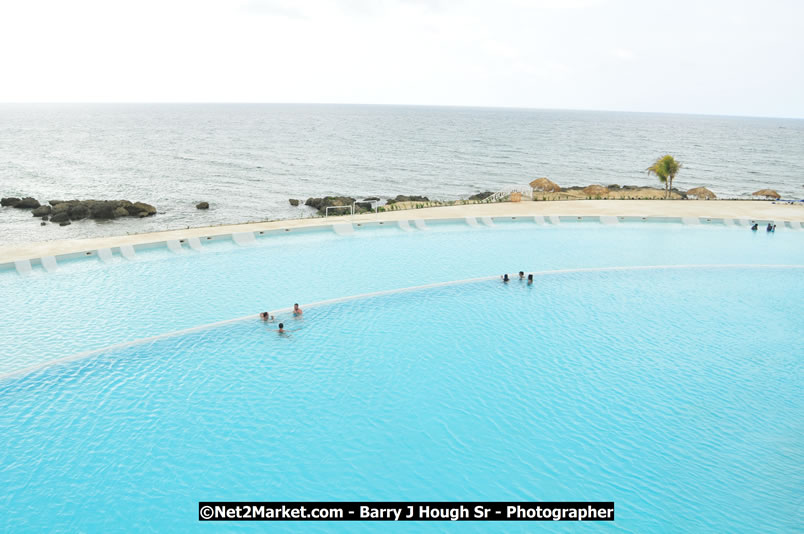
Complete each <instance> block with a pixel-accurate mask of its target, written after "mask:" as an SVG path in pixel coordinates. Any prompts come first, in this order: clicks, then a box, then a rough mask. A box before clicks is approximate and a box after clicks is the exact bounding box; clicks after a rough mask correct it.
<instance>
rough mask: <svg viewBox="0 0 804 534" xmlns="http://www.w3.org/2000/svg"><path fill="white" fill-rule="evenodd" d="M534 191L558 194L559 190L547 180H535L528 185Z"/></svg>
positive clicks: (553, 183) (556, 185) (555, 184)
mask: <svg viewBox="0 0 804 534" xmlns="http://www.w3.org/2000/svg"><path fill="white" fill-rule="evenodd" d="M530 186H531V187H532V188H533V190H534V191H544V192H546V193H558V192H559V191H561V188H560V187H559V186H558V184H557V183H555V182H551V181H550V180H548V179H547V178H536V179H535V180H533V181H532V182H531V183H530Z"/></svg>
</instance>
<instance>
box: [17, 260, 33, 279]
mask: <svg viewBox="0 0 804 534" xmlns="http://www.w3.org/2000/svg"><path fill="white" fill-rule="evenodd" d="M14 268H15V269H16V270H17V273H18V274H20V275H22V276H27V275H29V274H31V271H32V270H33V268H32V267H31V260H16V261H15V262H14Z"/></svg>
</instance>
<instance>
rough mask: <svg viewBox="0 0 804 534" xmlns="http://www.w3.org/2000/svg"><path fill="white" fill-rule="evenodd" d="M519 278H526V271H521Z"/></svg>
mask: <svg viewBox="0 0 804 534" xmlns="http://www.w3.org/2000/svg"><path fill="white" fill-rule="evenodd" d="M519 279H520V280H524V279H525V271H519Z"/></svg>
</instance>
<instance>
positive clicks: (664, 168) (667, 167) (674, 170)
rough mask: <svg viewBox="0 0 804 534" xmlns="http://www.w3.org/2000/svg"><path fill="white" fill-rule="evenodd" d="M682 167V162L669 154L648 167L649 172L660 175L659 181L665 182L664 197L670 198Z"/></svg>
mask: <svg viewBox="0 0 804 534" xmlns="http://www.w3.org/2000/svg"><path fill="white" fill-rule="evenodd" d="M679 169H681V163H679V162H677V161H676V159H675V158H674V157H673V156H671V155H670V154H667V155H666V156H662V157H661V158H659V159H657V160H656V161H655V162H653V165H651V166H650V167H648V174H655V175H656V176H658V177H659V181H660V182H662V183H663V184H664V197H665V198H670V190H671V189H672V188H673V179H674V178H675V177H676V174H678V170H679Z"/></svg>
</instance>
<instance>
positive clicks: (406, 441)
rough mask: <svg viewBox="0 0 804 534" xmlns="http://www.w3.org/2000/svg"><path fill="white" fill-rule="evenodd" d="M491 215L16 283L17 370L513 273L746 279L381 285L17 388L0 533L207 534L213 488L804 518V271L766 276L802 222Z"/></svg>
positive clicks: (4, 460)
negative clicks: (759, 228)
mask: <svg viewBox="0 0 804 534" xmlns="http://www.w3.org/2000/svg"><path fill="white" fill-rule="evenodd" d="M498 226H499V228H494V229H483V230H473V231H467V230H466V229H464V228H458V227H454V226H445V227H443V228H435V229H433V230H432V231H430V232H419V233H415V234H403V233H402V232H397V231H392V230H388V229H384V230H376V231H374V230H369V231H366V233H364V234H360V232H358V234H356V235H355V236H350V237H337V236H330V235H326V234H324V235H317V234H311V235H304V236H297V237H294V238H286V239H285V238H283V239H277V240H274V241H271V240H270V239H266V240H265V241H264V242H260V243H259V244H258V245H256V246H255V247H251V248H243V249H236V248H233V247H231V246H229V245H226V244H220V245H216V246H211V247H210V250H209V251H208V252H205V253H203V254H190V253H188V254H186V255H183V256H176V255H168V254H163V253H153V254H152V255H145V254H143V255H142V258H141V259H140V260H138V261H135V262H126V261H123V260H120V261H117V262H115V263H113V264H111V265H104V264H101V263H99V262H95V261H84V262H75V263H74V264H72V265H62V266H61V268H60V270H59V272H57V273H52V274H45V273H44V272H42V273H34V274H33V275H32V276H29V277H25V278H21V277H19V276H18V275H16V274H15V273H3V274H2V275H0V284H2V288H3V289H4V290H6V289H13V290H14V291H11V292H8V291H6V292H5V293H4V295H5V296H6V300H7V301H8V302H10V306H9V307H11V308H15V309H16V310H17V312H18V315H13V316H9V315H8V314H9V313H10V312H9V307H6V308H5V309H4V310H3V311H2V314H6V317H4V318H3V319H4V328H3V343H2V355H3V358H4V359H3V363H4V365H6V366H7V369H15V368H17V369H18V368H20V366H21V365H27V364H30V363H31V362H42V361H46V359H47V358H51V357H53V356H57V357H63V356H67V355H70V354H73V353H75V352H78V351H82V350H89V349H95V348H99V347H103V346H108V345H110V344H112V343H116V342H119V341H130V340H132V339H138V338H142V337H146V336H149V335H155V334H160V333H163V332H170V331H174V330H177V329H179V328H185V327H190V326H196V325H199V324H204V323H209V322H212V321H216V320H223V319H229V318H232V317H239V316H242V315H246V314H249V313H256V312H257V311H260V310H262V309H276V308H279V307H285V306H286V305H288V304H292V302H294V301H299V302H302V303H305V302H310V301H314V300H321V299H323V298H335V297H340V296H344V295H353V294H357V293H365V292H367V291H380V290H385V289H393V288H399V287H406V286H412V285H419V284H423V283H433V282H443V281H448V280H458V279H462V278H471V277H476V276H487V275H489V274H495V273H501V272H506V271H507V272H513V271H515V270H519V269H520V268H522V269H525V270H528V271H536V270H550V269H553V270H555V269H571V268H579V267H580V268H582V267H598V266H628V265H673V264H675V265H683V264H721V265H723V264H756V266H754V267H751V266H747V267H726V266H721V267H706V268H695V267H686V268H676V269H665V268H663V269H644V270H643V269H628V270H620V269H612V270H603V271H586V272H567V273H554V274H549V275H541V276H537V279H536V283H535V284H534V285H533V286H530V287H529V286H527V285H525V284H523V283H520V282H519V281H513V282H512V283H510V284H507V285H506V284H502V283H501V282H498V281H497V280H485V281H477V282H474V283H466V284H457V285H451V286H445V287H435V288H429V289H423V290H418V291H408V292H401V293H394V294H387V295H381V296H376V297H368V298H362V299H356V300H351V301H346V302H340V303H335V304H329V305H324V306H314V307H310V308H308V309H307V311H306V313H305V318H304V320H302V321H296V320H294V319H292V318H289V317H286V316H283V317H281V318H282V319H285V320H286V322H287V323H288V324H289V326H290V328H292V329H293V331H292V332H291V333H290V334H289V335H288V336H286V337H281V336H279V335H277V334H276V332H274V331H271V330H270V329H269V327H267V326H266V325H264V324H262V323H260V322H258V321H256V320H248V321H241V322H235V323H231V324H227V325H224V326H221V327H218V328H210V329H204V330H201V331H198V332H194V333H191V334H185V335H181V336H175V337H166V338H162V339H158V340H155V341H151V342H147V343H141V344H134V345H131V346H129V347H125V348H121V349H117V350H106V351H103V350H101V351H100V352H99V353H98V354H95V355H92V356H89V357H86V358H82V359H79V360H75V361H70V362H67V363H63V364H61V365H55V366H48V367H43V368H41V369H39V370H35V371H32V372H28V373H22V374H17V375H14V376H6V377H5V378H4V379H2V380H0V429H2V432H0V487H2V488H4V490H3V492H2V495H0V511H2V513H0V531H15V532H16V531H41V530H51V531H122V530H138V531H149V530H152V531H171V532H178V531H187V530H204V529H206V530H208V529H209V528H215V527H211V526H210V525H204V524H200V523H198V522H197V503H198V501H199V500H228V499H231V500H246V499H256V500H389V501H390V500H434V501H438V500H537V501H552V500H603V501H607V500H612V501H614V502H615V504H616V510H617V512H616V514H617V520H616V521H615V522H614V523H611V524H596V525H595V526H594V527H590V526H589V525H586V526H585V528H584V526H583V525H572V524H570V525H566V524H561V525H559V524H550V525H539V524H512V523H505V524H503V523H500V524H489V523H476V524H475V523H462V524H460V525H457V526H456V525H450V524H441V523H438V524H435V523H433V524H397V525H390V524H388V523H375V524H367V523H350V524H345V525H343V524H334V523H333V524H328V523H320V524H312V523H296V524H291V523H276V524H272V525H270V526H269V527H270V529H271V530H274V531H283V530H291V531H304V532H307V531H337V530H343V529H348V530H350V531H354V530H357V531H380V530H381V531H386V530H389V529H393V530H405V531H411V532H414V531H415V532H418V531H422V530H428V531H429V530H432V531H447V530H450V531H452V530H455V529H459V530H461V531H481V530H482V531H487V530H499V531H506V532H510V531H532V530H534V529H539V528H545V529H550V530H555V529H558V530H561V531H565V530H567V531H568V530H572V531H575V530H576V529H588V528H595V529H607V530H614V531H624V532H704V531H719V532H726V531H728V532H736V531H745V532H749V531H750V532H754V531H757V530H762V531H770V532H789V531H791V530H794V529H795V528H798V526H799V525H800V524H801V520H802V512H801V510H802V505H804V503H802V499H801V491H800V489H801V487H802V485H804V469H802V467H801V466H802V465H804V440H803V439H802V433H801V413H804V411H803V410H802V409H803V408H804V405H803V402H804V396H802V382H801V380H802V373H801V371H802V368H801V354H802V349H803V348H804V334H803V332H804V328H802V327H803V326H804V320H803V319H802V317H804V305H802V302H804V300H802V296H804V276H802V274H804V269H801V268H800V267H798V268H794V267H793V268H791V267H761V266H759V265H760V264H764V265H768V264H779V265H781V264H787V265H799V266H801V265H804V250H803V249H802V247H801V239H802V236H804V232H799V233H794V232H778V233H777V234H775V235H767V234H764V233H761V234H751V233H749V232H747V231H746V230H744V231H739V230H736V229H727V228H687V227H681V226H678V225H656V226H651V227H646V226H645V225H641V226H640V225H634V226H628V225H621V226H619V227H617V228H601V227H598V226H592V225H588V226H587V225H582V224H578V225H562V226H561V227H560V228H539V227H533V226H525V225H520V224H519V223H517V224H511V225H498ZM273 303H276V305H272V304H273ZM51 310H52V312H51ZM43 316H44V319H43V318H42V317H43ZM7 319H11V320H7ZM6 325H7V326H6ZM12 340H13V347H9V345H10V344H11V342H12ZM218 526H220V525H218ZM266 526H267V525H252V524H245V523H243V524H234V523H233V524H227V525H225V527H226V528H227V530H242V529H245V530H249V529H255V528H264V527H266Z"/></svg>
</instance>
